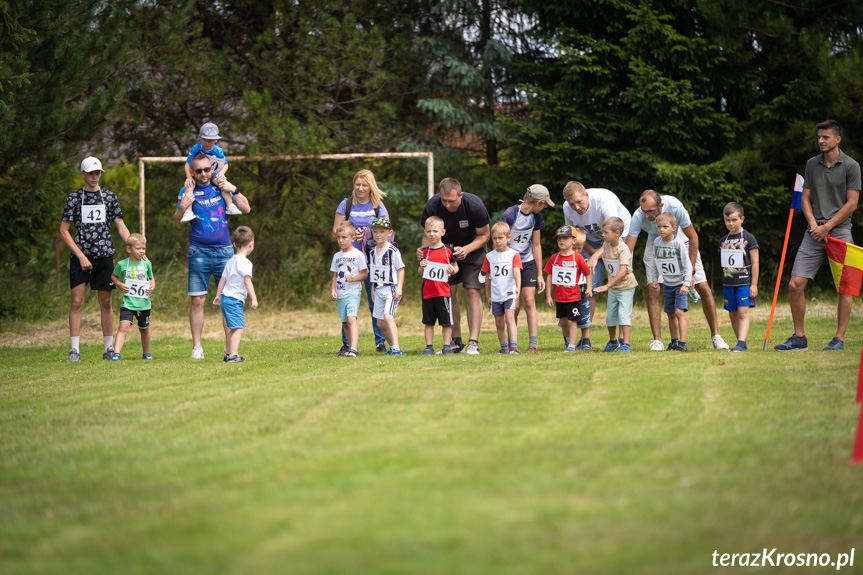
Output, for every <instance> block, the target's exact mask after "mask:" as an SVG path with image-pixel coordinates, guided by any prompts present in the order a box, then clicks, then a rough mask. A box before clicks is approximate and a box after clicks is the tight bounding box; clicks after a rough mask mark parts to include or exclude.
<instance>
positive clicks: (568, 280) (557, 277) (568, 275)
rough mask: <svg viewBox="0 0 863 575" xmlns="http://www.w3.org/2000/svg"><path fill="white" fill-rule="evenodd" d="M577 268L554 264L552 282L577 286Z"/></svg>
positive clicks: (559, 284)
mask: <svg viewBox="0 0 863 575" xmlns="http://www.w3.org/2000/svg"><path fill="white" fill-rule="evenodd" d="M576 271H577V270H576V268H565V267H563V266H552V268H551V283H553V284H554V285H558V286H566V287H575V276H576V275H577V274H576Z"/></svg>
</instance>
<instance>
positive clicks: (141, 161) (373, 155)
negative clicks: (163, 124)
mask: <svg viewBox="0 0 863 575" xmlns="http://www.w3.org/2000/svg"><path fill="white" fill-rule="evenodd" d="M186 158H187V156H142V157H139V158H138V212H139V215H140V219H141V224H140V227H141V234H142V235H146V222H145V217H146V210H145V209H144V203H145V198H146V194H145V191H144V190H145V176H144V166H145V165H146V164H152V163H160V162H161V163H175V164H179V163H182V162H185V161H186ZM398 158H426V160H427V166H428V167H427V174H428V197H429V199H431V197H432V196H433V195H434V153H433V152H370V153H366V154H318V155H313V154H300V155H288V156H285V155H282V156H226V159H227V160H228V161H229V162H267V161H280V162H284V161H294V160H362V159H398Z"/></svg>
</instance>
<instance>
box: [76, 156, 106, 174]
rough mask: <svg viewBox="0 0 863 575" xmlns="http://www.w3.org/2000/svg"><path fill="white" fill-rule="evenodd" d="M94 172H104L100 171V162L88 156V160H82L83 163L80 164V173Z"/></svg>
mask: <svg viewBox="0 0 863 575" xmlns="http://www.w3.org/2000/svg"><path fill="white" fill-rule="evenodd" d="M96 170H99V171H100V172H103V171H104V170H103V169H102V162H100V161H99V159H98V158H94V157H93V156H90V157H89V158H84V161H83V162H81V171H82V172H87V173H88V174H89V173H90V172H95V171H96Z"/></svg>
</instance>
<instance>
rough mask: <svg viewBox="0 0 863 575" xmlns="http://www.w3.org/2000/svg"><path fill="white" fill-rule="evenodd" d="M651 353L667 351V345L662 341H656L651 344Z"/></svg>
mask: <svg viewBox="0 0 863 575" xmlns="http://www.w3.org/2000/svg"><path fill="white" fill-rule="evenodd" d="M650 351H665V344H663V343H662V340H661V339H654V340H653V341H651V342H650Z"/></svg>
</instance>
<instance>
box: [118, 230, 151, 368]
mask: <svg viewBox="0 0 863 575" xmlns="http://www.w3.org/2000/svg"><path fill="white" fill-rule="evenodd" d="M126 251H127V252H128V253H129V257H128V258H126V259H125V260H123V261H121V262H118V263H117V265H116V266H115V267H114V273H113V274H111V280H112V281H113V282H114V285H115V286H116V287H117V288H118V289H120V290H121V291H122V292H123V302H122V303H121V304H120V326H119V327H118V328H117V337H116V338H115V341H114V354H113V355H112V356H111V361H120V352H121V351H122V350H123V343H125V341H126V334H127V333H129V328H130V327H132V321H133V320H135V319H137V320H138V329H140V330H141V347H142V348H143V350H144V359H145V360H152V359H153V356H152V355H150V296H151V295H153V290H155V289H156V279H155V278H154V277H153V266H152V265H151V264H150V261H149V260H145V259H144V255H145V254H146V253H147V238H145V237H144V236H142V235H141V234H129V237H127V238H126Z"/></svg>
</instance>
